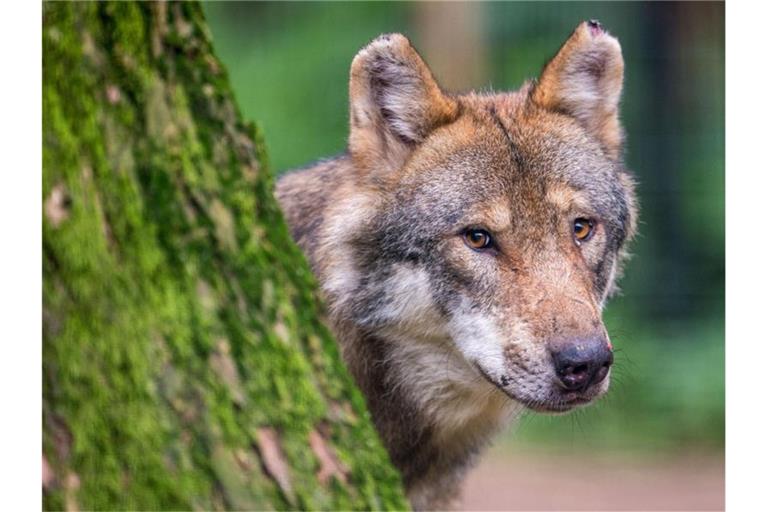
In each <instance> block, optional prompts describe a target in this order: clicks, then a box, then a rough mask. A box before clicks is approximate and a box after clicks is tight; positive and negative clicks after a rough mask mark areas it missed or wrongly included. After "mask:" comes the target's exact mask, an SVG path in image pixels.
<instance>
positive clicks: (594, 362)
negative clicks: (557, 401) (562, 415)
mask: <svg viewBox="0 0 768 512" xmlns="http://www.w3.org/2000/svg"><path fill="white" fill-rule="evenodd" d="M552 359H553V360H554V362H555V371H556V372H557V377H558V378H559V379H560V382H561V383H562V385H563V386H564V387H565V388H566V389H569V390H582V391H583V390H585V389H587V388H588V387H589V386H591V385H593V384H597V383H598V382H601V381H602V380H603V379H605V377H606V375H608V369H609V368H610V367H611V364H613V352H611V350H610V349H609V348H608V342H607V341H606V340H605V338H603V337H602V336H600V337H596V338H593V339H589V340H578V341H572V342H569V343H568V344H567V345H565V346H563V347H562V348H561V349H559V350H558V351H556V352H552Z"/></svg>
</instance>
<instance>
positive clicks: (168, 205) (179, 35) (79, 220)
mask: <svg viewBox="0 0 768 512" xmlns="http://www.w3.org/2000/svg"><path fill="white" fill-rule="evenodd" d="M43 17H44V19H43V56H44V58H43V201H44V205H43V207H44V222H43V276H44V284H43V375H44V382H43V393H44V397H43V426H44V429H43V430H44V436H43V488H44V505H45V508H46V509H70V510H75V509H78V508H79V509H97V510H98V509H141V510H156V509H288V508H301V509H363V508H365V509H380V508H385V509H392V508H398V509H402V508H406V507H407V504H406V502H405V499H404V497H403V493H402V490H401V486H400V477H399V475H398V474H397V472H396V471H395V470H394V469H393V467H392V466H391V464H390V463H389V460H388V457H387V455H386V452H385V450H384V449H383V447H382V445H381V443H380V441H379V440H378V437H377V436H376V433H375V430H374V429H373V427H372V424H371V422H370V419H369V416H368V413H367V412H366V410H365V402H364V400H363V398H362V396H361V394H360V393H359V392H358V391H357V389H356V388H355V386H354V384H353V381H352V380H351V378H350V377H349V375H348V374H347V372H346V370H345V368H344V366H343V364H342V362H341V360H340V358H339V354H338V350H337V347H336V345H335V343H334V341H333V339H332V338H331V336H330V335H329V333H328V331H327V330H326V329H325V328H324V327H323V325H322V324H321V322H320V320H319V318H320V314H321V312H320V310H319V307H318V305H317V302H316V295H315V289H314V282H313V279H312V276H311V274H310V272H309V270H308V268H307V265H306V264H305V261H304V259H303V257H302V255H301V253H300V252H299V251H298V249H297V248H296V247H295V246H294V244H293V243H292V241H291V240H290V237H289V235H288V231H287V229H286V227H285V224H284V223H283V220H282V216H281V214H280V211H279V209H278V207H277V205H276V203H275V201H274V199H273V197H272V192H271V189H272V180H271V177H270V176H269V173H268V172H267V170H266V168H265V165H264V164H265V156H264V150H263V143H262V141H261V138H260V136H259V133H258V131H257V130H256V129H255V128H254V127H253V126H251V125H247V124H245V123H244V122H243V121H242V118H241V116H240V113H239V111H238V109H237V107H236V106H235V104H234V102H233V98H232V92H231V90H230V87H229V83H228V80H227V77H226V73H225V71H224V70H223V68H222V65H221V63H220V62H219V61H218V60H217V59H216V58H215V57H214V56H213V54H212V50H211V42H210V35H209V34H208V31H207V27H206V25H205V22H204V20H203V15H202V10H201V8H200V6H199V5H198V4H196V3H170V4H164V3H122V2H119V3H58V2H56V3H54V2H46V3H45V4H44V9H43Z"/></svg>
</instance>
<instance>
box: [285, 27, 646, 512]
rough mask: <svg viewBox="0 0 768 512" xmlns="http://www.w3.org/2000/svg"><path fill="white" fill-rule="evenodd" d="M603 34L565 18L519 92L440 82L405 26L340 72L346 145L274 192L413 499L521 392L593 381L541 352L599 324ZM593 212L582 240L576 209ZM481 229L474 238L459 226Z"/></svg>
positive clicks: (607, 247)
mask: <svg viewBox="0 0 768 512" xmlns="http://www.w3.org/2000/svg"><path fill="white" fill-rule="evenodd" d="M622 74H623V61H622V59H621V52H620V47H619V45H618V42H617V41H616V40H615V39H614V38H613V37H611V36H609V35H608V34H607V33H605V32H604V31H603V30H602V28H601V27H599V25H595V24H594V23H583V24H581V25H579V27H578V28H577V29H576V31H575V32H574V34H573V35H572V36H571V37H570V38H569V39H568V41H566V43H565V44H564V45H563V47H562V48H561V50H560V51H559V53H558V54H557V55H556V56H555V57H554V58H553V59H552V60H551V61H550V62H549V64H547V66H546V67H545V68H544V71H543V72H542V75H541V77H540V80H539V81H538V82H536V83H529V84H526V85H525V86H523V87H522V88H521V89H520V90H519V91H516V92H512V93H505V94H495V95H484V94H475V93H470V94H467V95H462V96H451V95H448V94H445V93H444V92H442V91H441V90H440V88H439V87H438V85H437V83H436V82H435V81H434V78H433V77H432V75H431V73H430V72H429V69H428V68H427V67H426V65H425V64H424V62H423V61H422V60H421V58H420V57H419V55H418V54H417V53H416V51H415V50H414V49H413V48H412V47H411V45H410V43H409V42H408V40H407V39H406V38H405V37H403V36H401V35H398V34H395V35H388V36H382V37H380V38H378V39H376V40H375V41H373V42H372V43H371V44H370V45H368V46H367V47H366V48H364V49H363V50H361V51H360V53H359V54H358V55H357V56H356V57H355V59H354V61H353V63H352V70H351V74H350V137H349V151H348V153H346V154H344V155H342V156H339V157H337V158H334V159H332V160H328V161H324V162H320V163H318V164H316V165H313V166H312V167H310V168H307V169H303V170H300V171H297V172H294V173H291V174H288V175H285V176H284V177H282V178H281V179H280V181H279V183H278V186H277V197H278V199H279V201H280V203H281V205H282V207H283V209H284V211H285V214H286V218H287V220H288V223H289V225H290V227H291V230H292V233H293V236H294V238H295V239H296V241H297V242H298V243H299V245H300V246H301V247H302V249H303V250H304V251H305V253H306V254H307V257H308V258H309V261H310V264H311V266H312V269H313V271H314V272H315V274H316V275H317V277H318V280H319V282H320V284H321V287H322V291H323V295H324V298H325V300H326V302H327V304H328V308H329V313H330V319H329V320H330V324H331V326H332V328H333V330H334V332H335V333H336V336H337V338H338V340H339V343H340V345H341V347H342V352H343V355H344V359H345V361H346V362H347V364H348V366H349V369H350V371H351V372H352V374H353V376H354V377H355V379H356V380H357V382H358V384H359V385H360V388H361V389H362V391H363V393H364V394H365V396H366V398H367V401H368V405H369V408H370V410H371V413H372V415H373V419H374V421H375V423H376V426H377V428H378V430H379V433H380V434H381V436H382V438H383V440H384V442H385V444H386V446H387V448H388V450H389V453H390V455H391V457H392V460H393V462H394V463H395V464H396V465H397V466H398V468H399V469H400V470H401V471H402V474H403V479H404V482H405V485H406V487H407V490H408V495H409V497H410V499H411V501H412V503H413V505H414V507H415V508H418V509H425V508H446V507H448V506H451V505H453V504H455V500H456V498H457V496H458V492H459V488H460V482H461V480H462V477H463V475H464V473H465V471H466V469H467V468H468V467H469V466H470V465H471V462H472V461H473V460H474V457H475V455H476V454H477V453H478V451H479V449H480V448H481V447H482V446H483V445H484V444H485V443H486V442H487V440H488V439H489V437H490V435H491V434H492V433H493V432H494V431H496V430H497V429H498V428H500V427H501V426H503V425H504V424H505V421H506V420H507V419H508V418H509V417H511V416H514V415H515V414H516V413H517V412H519V410H520V409H521V408H522V407H527V408H530V409H534V410H541V411H553V412H562V411H566V410H569V409H571V408H573V407H575V406H577V405H580V404H584V403H587V402H589V401H591V400H593V399H595V398H596V397H598V396H600V395H601V394H603V393H604V392H605V391H606V390H607V387H608V379H605V380H604V381H602V382H601V383H600V384H599V385H595V386H592V387H590V388H589V389H587V390H585V391H584V392H583V393H580V394H574V393H573V392H571V393H566V392H565V391H563V390H562V389H560V388H558V387H557V385H556V384H555V380H556V379H555V377H554V373H553V369H552V359H551V355H550V354H551V353H552V351H554V350H560V349H561V348H563V347H568V346H572V345H574V344H578V343H580V340H584V339H586V338H590V337H591V338H598V339H604V340H606V343H607V339H608V338H607V333H606V332H605V328H604V326H603V324H602V320H601V309H602V306H603V304H604V301H605V299H606V297H607V296H608V295H609V294H610V292H611V290H612V288H613V284H614V281H615V277H616V275H617V273H618V271H619V267H620V263H621V259H622V257H623V254H624V245H625V242H626V240H628V239H629V238H631V236H632V234H633V232H634V226H635V200H634V195H633V190H632V179H631V177H630V176H629V174H628V173H627V172H626V171H625V169H624V168H623V166H622V163H621V160H620V154H621V139H622V135H621V131H620V127H619V121H618V100H619V95H620V90H621V80H622ZM580 217H587V218H590V219H594V221H595V227H594V234H593V235H592V237H591V239H590V240H589V241H586V242H583V243H582V242H578V241H576V240H575V239H574V238H573V234H572V229H573V227H572V223H573V220H574V219H575V218H580ZM470 228H482V229H484V230H487V231H488V232H489V233H492V235H493V240H494V246H493V247H492V249H489V250H483V251H476V250H473V249H471V248H469V247H468V245H467V242H466V240H465V239H464V233H466V230H467V229H470Z"/></svg>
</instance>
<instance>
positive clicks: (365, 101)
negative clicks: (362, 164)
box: [349, 34, 458, 165]
mask: <svg viewBox="0 0 768 512" xmlns="http://www.w3.org/2000/svg"><path fill="white" fill-rule="evenodd" d="M349 89H350V91H349V92H350V94H349V96H350V151H351V153H352V154H353V155H355V154H361V155H363V156H364V157H365V158H367V159H370V158H378V159H384V160H387V161H388V162H389V163H390V164H392V165H397V164H398V162H399V161H401V160H402V159H403V158H404V156H405V155H406V154H407V153H408V152H409V151H410V148H411V147H412V146H413V145H415V144H418V143H419V142H421V141H423V140H424V139H425V138H426V137H427V136H428V135H429V133H430V132H431V131H432V130H434V129H435V128H437V127H438V126H440V125H442V124H445V123H447V122H449V121H450V120H452V119H453V118H454V117H455V115H456V112H457V110H458V108H457V105H456V102H455V101H454V100H453V99H451V98H449V97H448V96H446V95H445V94H443V93H442V91H441V90H440V87H439V86H438V85H437V82H436V81H435V79H434V78H433V76H432V73H431V72H430V71H429V68H427V66H426V64H425V63H424V61H423V60H422V59H421V57H420V56H419V54H418V53H416V50H414V49H413V47H412V46H411V43H410V42H409V41H408V39H407V38H406V37H405V36H403V35H401V34H386V35H382V36H379V37H378V38H376V39H375V40H373V41H372V42H371V43H370V44H368V45H367V46H366V47H365V48H363V49H362V50H360V52H359V53H358V54H357V56H355V59H354V60H353V61H352V69H351V71H350V84H349Z"/></svg>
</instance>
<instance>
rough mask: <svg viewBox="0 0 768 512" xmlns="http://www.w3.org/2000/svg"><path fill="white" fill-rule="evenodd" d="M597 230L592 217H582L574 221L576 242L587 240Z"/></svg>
mask: <svg viewBox="0 0 768 512" xmlns="http://www.w3.org/2000/svg"><path fill="white" fill-rule="evenodd" d="M594 230H595V224H594V222H592V220H591V219H585V218H583V217H580V218H578V219H576V220H575V221H573V236H574V237H575V238H576V242H586V241H587V240H589V239H590V238H591V237H592V233H593V232H594Z"/></svg>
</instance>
